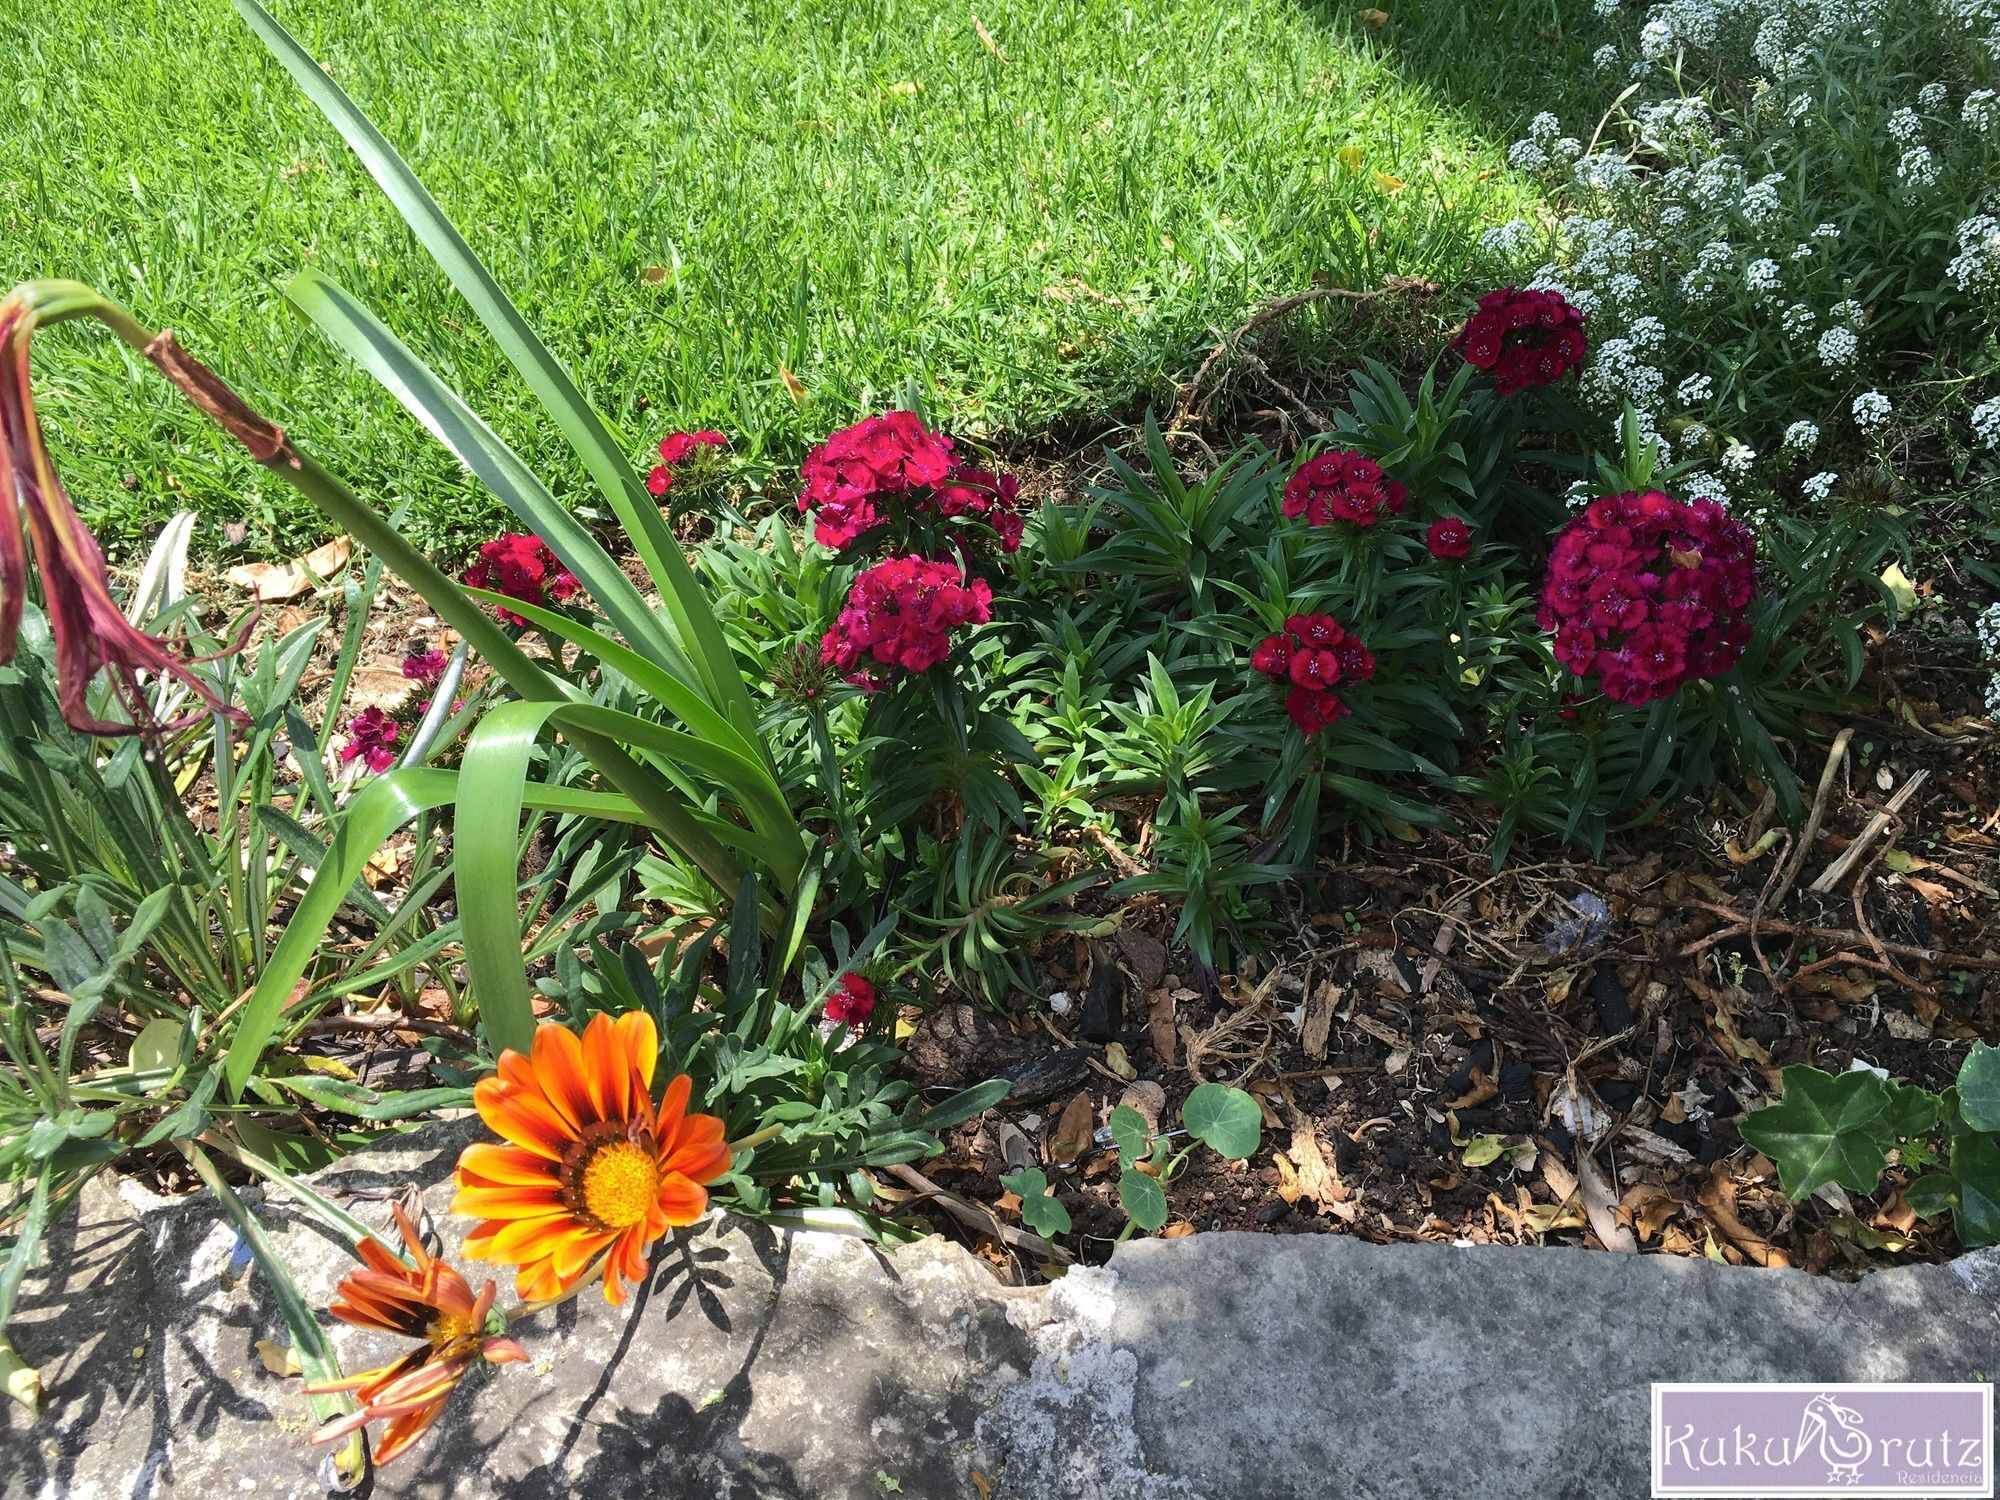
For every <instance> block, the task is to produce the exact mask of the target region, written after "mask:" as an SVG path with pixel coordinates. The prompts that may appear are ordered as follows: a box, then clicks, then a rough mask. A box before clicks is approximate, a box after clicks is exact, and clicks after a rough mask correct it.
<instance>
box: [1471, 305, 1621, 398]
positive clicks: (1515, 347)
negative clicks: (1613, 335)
mask: <svg viewBox="0 0 2000 1500" xmlns="http://www.w3.org/2000/svg"><path fill="white" fill-rule="evenodd" d="M1452 347H1453V348H1454V349H1456V350H1458V351H1459V352H1460V353H1461V354H1463V355H1464V356H1465V358H1466V362H1467V363H1468V364H1470V365H1472V366H1474V367H1475V368H1477V369H1481V370H1485V371H1487V372H1489V373H1490V374H1491V375H1492V376H1493V389H1494V390H1496V391H1498V392H1499V393H1500V394H1501V395H1503V396H1511V395H1513V394H1514V393H1515V392H1516V391H1524V390H1527V389H1528V388H1529V387H1530V386H1537V385H1554V384H1555V383H1556V382H1557V381H1558V380H1561V379H1562V378H1563V377H1564V376H1565V375H1567V374H1569V373H1570V372H1571V371H1572V370H1575V369H1577V368H1578V367H1579V366H1581V365H1582V364H1583V357H1584V355H1585V354H1587V353H1588V352H1589V349H1590V345H1589V343H1588V342H1587V341H1586V340H1585V338H1584V333H1583V314H1582V312H1580V311H1579V310H1578V309H1576V308H1574V307H1571V306H1570V305H1569V303H1568V302H1567V301H1565V300H1564V299H1563V295H1562V293H1561V292H1535V291H1527V290H1523V289H1521V288H1517V287H1511V286H1507V287H1502V288H1500V290H1498V291H1497V292H1488V293H1487V294H1486V295H1485V296H1483V297H1481V298H1480V299H1479V309H1478V311H1477V312H1475V313H1473V315H1472V317H1471V318H1470V320H1468V321H1467V323H1466V325H1465V329H1464V331H1463V332H1462V333H1460V334H1459V336H1458V337H1457V338H1455V339H1453V340H1452Z"/></svg>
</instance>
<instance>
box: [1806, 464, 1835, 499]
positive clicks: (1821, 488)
mask: <svg viewBox="0 0 2000 1500" xmlns="http://www.w3.org/2000/svg"><path fill="white" fill-rule="evenodd" d="M1838 483H1840V476H1839V475H1838V474H1836V473H1834V472H1833V471H1832V470H1831V469H1828V470H1827V471H1826V472H1824V473H1821V474H1815V475H1813V477H1812V478H1810V479H1808V480H1807V481H1806V482H1805V483H1804V484H1802V485H1800V486H1799V489H1800V490H1801V491H1802V492H1803V493H1804V495H1805V497H1806V499H1808V500H1824V499H1825V498H1826V497H1827V496H1828V495H1830V494H1832V493H1833V487H1834V486H1835V485H1836V484H1838Z"/></svg>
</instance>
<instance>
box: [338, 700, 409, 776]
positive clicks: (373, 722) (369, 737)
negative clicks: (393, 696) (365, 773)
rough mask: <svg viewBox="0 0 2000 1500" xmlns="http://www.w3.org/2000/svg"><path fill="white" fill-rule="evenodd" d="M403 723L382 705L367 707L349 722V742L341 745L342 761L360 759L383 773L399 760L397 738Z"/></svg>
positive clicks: (377, 771) (369, 766)
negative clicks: (384, 710)
mask: <svg viewBox="0 0 2000 1500" xmlns="http://www.w3.org/2000/svg"><path fill="white" fill-rule="evenodd" d="M401 733H402V726H401V725H399V724H397V722H396V721H395V720H394V719H392V718H390V717H389V716H388V715H387V714H385V713H383V712H382V710H381V709H379V708H364V709H363V710H362V711H361V712H360V713H359V714H357V715H356V716H355V717H354V718H352V719H349V720H348V721H347V742H346V743H345V744H344V745H342V746H341V747H340V761H341V764H342V765H346V764H347V763H348V762H350V761H356V760H358V761H361V762H362V763H363V764H364V765H366V766H367V767H368V769H369V770H371V771H374V772H376V773H377V774H380V773H381V772H383V771H386V770H388V769H389V767H391V766H393V765H394V764H395V763H396V739H397V737H398V736H399V735H400V734H401Z"/></svg>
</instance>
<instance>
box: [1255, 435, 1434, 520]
mask: <svg viewBox="0 0 2000 1500" xmlns="http://www.w3.org/2000/svg"><path fill="white" fill-rule="evenodd" d="M1408 500H1409V494H1408V492H1407V491H1406V490H1404V488H1403V486H1402V485H1401V484H1399V483H1397V481H1395V480H1393V479H1391V478H1389V476H1388V475H1387V474H1385V473H1383V471H1382V466H1381V465H1380V464H1378V463H1377V462H1375V460H1374V459H1372V458H1370V457H1368V456H1367V455H1366V454H1365V453H1356V452H1355V451H1354V450H1353V449H1351V448H1336V449H1334V450H1333V451H1332V452H1330V453H1322V454H1320V455H1319V456H1318V457H1317V458H1309V459H1307V460H1306V461H1305V462H1304V463H1302V464H1300V465H1299V466H1298V468H1297V469H1295V470H1293V471H1292V477H1291V478H1290V479H1288V480H1286V481H1285V497H1284V500H1283V501H1282V503H1281V504H1282V509H1283V510H1284V513H1285V514H1286V515H1287V516H1290V517H1292V518H1293V519H1294V520H1296V519H1297V518H1298V517H1300V516H1304V517H1305V518H1306V524H1307V525H1308V526H1331V525H1332V524H1333V523H1334V522H1335V521H1347V522H1349V523H1351V524H1353V525H1355V526H1373V525H1374V524H1375V523H1376V522H1377V521H1379V520H1381V519H1382V517H1383V516H1384V515H1385V514H1388V515H1400V514H1402V510H1403V506H1404V504H1405V503H1406V502H1407V501H1408Z"/></svg>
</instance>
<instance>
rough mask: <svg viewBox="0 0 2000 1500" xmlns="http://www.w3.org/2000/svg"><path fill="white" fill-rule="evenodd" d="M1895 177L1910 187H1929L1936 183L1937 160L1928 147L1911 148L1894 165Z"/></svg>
mask: <svg viewBox="0 0 2000 1500" xmlns="http://www.w3.org/2000/svg"><path fill="white" fill-rule="evenodd" d="M1896 175H1897V176H1898V177H1900V178H1902V179H1903V181H1905V182H1907V183H1908V184H1909V185H1910V186H1911V187H1930V186H1932V185H1933V184H1935V183H1936V182H1937V158H1936V157H1935V156H1933V155H1931V148H1930V147H1928V146H1912V147H1911V148H1910V149H1909V150H1907V151H1905V152H1904V153H1903V159H1902V160H1901V161H1899V162H1897V163H1896Z"/></svg>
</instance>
